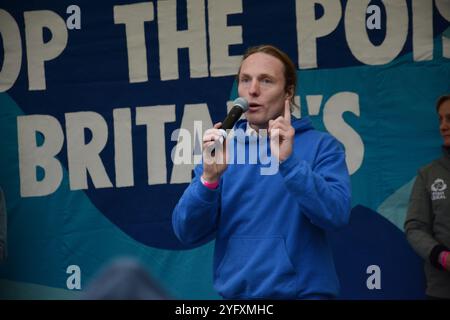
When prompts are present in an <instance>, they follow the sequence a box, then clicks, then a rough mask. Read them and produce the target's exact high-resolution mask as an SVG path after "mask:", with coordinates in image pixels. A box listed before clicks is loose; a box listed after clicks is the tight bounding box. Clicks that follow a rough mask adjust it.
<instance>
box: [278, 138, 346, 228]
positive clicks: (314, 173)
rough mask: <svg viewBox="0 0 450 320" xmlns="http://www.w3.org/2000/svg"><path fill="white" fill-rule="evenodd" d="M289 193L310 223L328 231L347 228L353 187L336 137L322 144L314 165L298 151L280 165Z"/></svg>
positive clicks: (343, 153) (326, 139) (325, 140)
mask: <svg viewBox="0 0 450 320" xmlns="http://www.w3.org/2000/svg"><path fill="white" fill-rule="evenodd" d="M280 173H281V175H282V176H283V178H284V180H285V183H286V186H287V188H288V190H289V191H290V192H291V193H292V194H293V195H294V196H295V198H296V199H297V202H298V204H299V206H300V208H301V209H302V213H303V214H305V215H306V216H307V217H308V218H309V219H310V221H311V222H312V223H313V224H315V225H317V226H318V227H320V228H322V229H325V230H333V229H337V228H339V227H342V226H344V225H346V224H347V223H348V221H349V219H350V211H351V185H350V176H349V174H348V170H347V165H346V163H345V152H344V150H343V147H342V146H341V145H340V144H339V142H338V141H337V140H336V139H335V138H333V137H332V136H326V138H324V139H323V141H321V143H320V146H319V150H318V153H317V155H316V159H315V161H314V163H313V165H310V164H309V163H308V162H307V161H305V160H303V159H301V158H300V157H299V156H298V155H297V154H296V153H295V151H293V152H292V154H291V156H290V157H289V158H287V159H286V160H285V161H284V162H282V163H281V164H280Z"/></svg>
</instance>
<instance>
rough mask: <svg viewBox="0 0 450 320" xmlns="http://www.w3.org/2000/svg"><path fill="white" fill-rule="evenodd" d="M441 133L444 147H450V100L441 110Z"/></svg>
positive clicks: (443, 104) (442, 105)
mask: <svg viewBox="0 0 450 320" xmlns="http://www.w3.org/2000/svg"><path fill="white" fill-rule="evenodd" d="M439 131H440V132H441V136H442V139H443V140H444V146H446V147H450V100H447V101H445V102H444V103H442V104H441V106H440V108H439Z"/></svg>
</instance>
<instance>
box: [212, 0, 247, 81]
mask: <svg viewBox="0 0 450 320" xmlns="http://www.w3.org/2000/svg"><path fill="white" fill-rule="evenodd" d="M242 12H243V10H242V0H228V1H223V0H209V1H208V13H209V16H208V18H209V24H208V26H209V47H210V51H211V65H210V72H211V76H213V77H219V76H229V75H234V74H236V73H237V68H238V66H239V64H240V62H241V59H242V56H240V55H239V56H230V55H229V54H228V46H229V45H231V44H241V43H242V42H243V41H242V27H241V26H231V27H228V26H227V15H229V14H236V13H242Z"/></svg>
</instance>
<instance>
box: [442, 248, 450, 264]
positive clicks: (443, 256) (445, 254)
mask: <svg viewBox="0 0 450 320" xmlns="http://www.w3.org/2000/svg"><path fill="white" fill-rule="evenodd" d="M448 254H449V252H448V251H444V252H442V253H441V264H442V266H443V267H444V268H445V261H446V260H447V256H448Z"/></svg>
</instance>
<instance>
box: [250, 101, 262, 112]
mask: <svg viewBox="0 0 450 320" xmlns="http://www.w3.org/2000/svg"><path fill="white" fill-rule="evenodd" d="M261 107H262V105H260V104H258V103H254V102H250V103H249V105H248V109H249V111H258V110H259V109H260V108H261Z"/></svg>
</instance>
